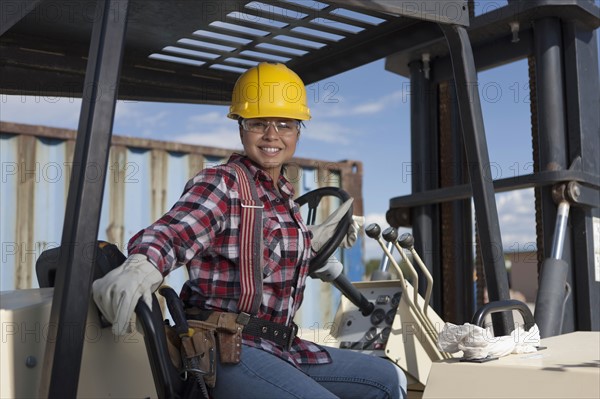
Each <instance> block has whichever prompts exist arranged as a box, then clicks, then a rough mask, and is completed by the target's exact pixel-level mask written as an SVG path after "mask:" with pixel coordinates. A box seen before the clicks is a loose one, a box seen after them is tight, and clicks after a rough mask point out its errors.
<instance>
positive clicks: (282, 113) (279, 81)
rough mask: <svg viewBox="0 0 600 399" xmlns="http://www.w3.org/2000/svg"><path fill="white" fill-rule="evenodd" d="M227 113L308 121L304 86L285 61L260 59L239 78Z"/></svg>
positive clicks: (242, 116)
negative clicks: (258, 62)
mask: <svg viewBox="0 0 600 399" xmlns="http://www.w3.org/2000/svg"><path fill="white" fill-rule="evenodd" d="M227 116H228V117H229V118H231V119H238V118H290V119H297V120H301V121H305V120H309V119H310V110H309V109H308V106H307V105H306V88H305V87H304V83H303V82H302V79H300V77H299V76H298V75H297V74H296V73H295V72H294V71H292V70H291V69H289V68H288V67H286V66H285V65H284V64H279V63H270V62H261V63H260V64H258V65H257V66H255V67H253V68H250V69H248V70H247V71H246V72H244V73H243V74H242V75H241V76H240V77H239V78H238V80H237V82H236V83H235V86H234V87H233V94H232V98H231V106H230V107H229V114H227Z"/></svg>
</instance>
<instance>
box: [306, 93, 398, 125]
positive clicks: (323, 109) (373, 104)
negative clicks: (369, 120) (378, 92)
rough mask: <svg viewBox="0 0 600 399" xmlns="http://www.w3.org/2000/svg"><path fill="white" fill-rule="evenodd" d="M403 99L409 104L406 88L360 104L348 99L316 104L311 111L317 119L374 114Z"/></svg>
mask: <svg viewBox="0 0 600 399" xmlns="http://www.w3.org/2000/svg"><path fill="white" fill-rule="evenodd" d="M401 101H404V102H406V103H407V104H408V100H407V94H406V92H405V91H404V90H396V91H393V92H392V93H389V94H387V95H385V96H382V97H378V98H377V99H374V100H371V101H366V102H363V103H360V104H348V100H343V101H339V102H338V103H336V104H331V103H322V104H315V105H314V106H313V110H311V111H313V116H314V117H315V118H317V119H318V118H338V117H349V116H356V115H373V114H376V113H379V112H382V111H384V110H386V109H388V108H391V107H393V106H396V105H398V104H399V103H400V102H401Z"/></svg>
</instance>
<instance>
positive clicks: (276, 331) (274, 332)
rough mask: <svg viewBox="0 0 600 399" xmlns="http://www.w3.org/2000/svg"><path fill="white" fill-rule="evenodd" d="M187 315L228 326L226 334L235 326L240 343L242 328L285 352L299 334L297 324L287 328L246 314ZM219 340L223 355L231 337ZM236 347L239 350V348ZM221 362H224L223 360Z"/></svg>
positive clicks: (188, 311)
mask: <svg viewBox="0 0 600 399" xmlns="http://www.w3.org/2000/svg"><path fill="white" fill-rule="evenodd" d="M186 315H187V317H188V319H191V320H204V321H207V322H211V323H214V324H217V325H221V326H227V328H222V330H223V332H224V333H226V332H227V331H231V330H232V326H233V325H235V326H236V327H235V328H236V334H235V339H236V341H237V340H238V339H239V340H240V343H241V334H238V333H237V331H238V329H239V328H240V327H241V332H242V333H244V334H247V335H251V336H253V337H256V338H262V339H266V340H269V341H271V342H273V343H275V344H276V345H278V346H280V347H282V348H283V349H285V350H289V349H290V347H291V345H292V343H293V342H294V338H295V337H296V334H297V333H298V326H297V325H296V323H292V325H291V326H289V327H287V326H285V325H283V324H279V323H275V322H272V321H268V320H264V319H260V318H258V317H256V316H252V315H250V314H248V313H244V312H240V313H227V312H217V311H211V310H202V309H198V308H189V309H186ZM217 338H218V340H219V345H220V348H219V354H220V355H222V352H223V349H222V348H221V347H222V346H225V348H227V346H228V345H231V344H230V340H231V337H228V336H227V334H220V335H219V334H217ZM235 344H236V345H237V342H235ZM235 347H236V348H237V346H235ZM238 357H239V355H238ZM225 358H226V359H229V358H230V357H229V356H225ZM221 361H223V360H222V358H221ZM237 362H239V359H237ZM237 362H236V363H237Z"/></svg>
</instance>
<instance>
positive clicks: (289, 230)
mask: <svg viewBox="0 0 600 399" xmlns="http://www.w3.org/2000/svg"><path fill="white" fill-rule="evenodd" d="M228 117H229V118H232V119H236V120H237V121H238V124H239V132H240V139H241V142H242V144H243V147H244V155H240V154H234V155H232V157H231V158H230V159H229V161H228V162H227V163H226V164H224V165H220V166H217V167H214V168H208V169H205V170H202V171H200V172H199V173H198V174H197V175H196V176H195V177H194V178H192V179H191V180H190V181H189V182H188V184H187V185H186V187H185V190H184V194H183V195H182V197H181V198H180V199H179V201H178V202H177V203H176V204H175V205H174V206H173V208H172V209H171V210H170V211H169V212H167V213H166V214H165V215H164V216H163V217H162V218H160V219H159V220H158V221H156V222H155V223H154V224H152V225H151V226H149V227H147V228H146V229H143V230H142V231H140V232H139V233H137V234H136V235H135V236H134V237H133V238H132V239H131V241H130V243H129V247H128V249H129V257H128V259H127V260H126V262H125V263H124V264H123V265H122V266H120V267H119V268H117V269H115V270H113V271H112V272H110V273H108V274H107V275H106V276H105V277H104V278H102V279H100V280H97V281H96V282H94V285H93V291H94V300H95V301H96V303H97V304H98V307H99V308H100V310H101V311H102V312H103V314H104V315H105V317H106V318H107V319H108V320H109V321H111V322H112V323H113V331H114V332H115V334H123V333H126V332H128V331H130V330H131V329H132V328H133V326H132V324H131V323H130V320H131V318H132V316H133V310H134V308H135V305H136V303H137V301H138V299H139V298H140V297H141V298H143V299H144V300H145V301H146V302H147V303H150V298H151V294H152V292H154V291H155V290H156V289H157V288H158V287H159V285H160V284H161V282H162V279H163V276H165V275H167V274H168V273H169V272H170V271H172V270H173V269H175V268H177V267H179V266H182V265H185V266H186V267H187V268H188V272H189V276H190V279H189V280H188V281H187V282H186V284H185V285H184V287H183V289H182V292H181V298H182V300H183V301H184V303H185V304H186V306H187V307H188V308H190V309H192V310H197V313H202V312H206V311H208V312H211V311H219V312H230V313H236V314H237V313H240V312H241V311H242V310H244V311H246V309H240V307H241V305H240V304H241V301H240V295H243V293H242V288H241V284H240V256H239V252H240V249H239V247H240V239H239V226H240V209H241V206H240V197H239V192H240V187H239V186H240V183H239V182H240V179H241V177H240V176H239V173H240V169H239V167H240V166H241V167H243V168H245V170H246V172H247V174H248V180H249V182H250V184H253V185H255V188H256V194H257V195H258V197H260V202H262V205H263V208H262V221H263V223H262V225H263V231H262V234H263V242H264V250H263V259H262V260H263V265H261V267H262V284H260V287H258V290H259V291H262V294H261V295H259V296H257V298H258V301H257V302H256V305H257V306H256V309H254V311H253V312H252V313H253V316H252V317H251V318H250V322H249V325H250V324H252V325H254V326H255V327H256V326H258V328H253V329H246V328H244V330H243V335H242V337H243V340H242V351H241V360H240V361H239V363H222V362H218V363H217V380H216V385H215V387H214V388H213V389H212V392H211V396H213V397H214V398H234V397H240V398H261V399H263V398H277V399H282V398H310V399H314V398H337V397H341V398H361V399H364V398H399V397H401V396H405V392H406V379H405V377H404V375H403V374H402V372H401V371H400V369H398V368H397V367H396V366H395V365H394V364H392V363H391V362H389V361H387V360H384V359H381V358H378V357H375V356H368V355H364V354H361V353H356V352H352V351H348V350H341V349H337V348H327V349H325V348H322V347H320V346H318V345H316V344H314V343H311V342H308V341H305V340H301V339H300V338H298V337H294V338H293V339H292V340H288V341H286V340H282V339H281V337H282V335H283V333H282V334H281V335H278V336H277V337H276V336H273V335H268V334H263V333H262V332H266V331H267V330H268V329H270V328H271V327H272V326H276V327H277V328H279V327H280V328H281V331H283V332H285V334H286V335H285V336H286V337H287V336H288V335H287V334H288V332H289V333H290V336H292V337H293V328H292V327H293V321H292V320H293V317H294V314H295V313H296V311H297V310H298V308H299V307H300V304H301V303H302V298H303V293H304V287H305V281H306V278H307V274H308V263H309V261H310V259H311V256H312V255H313V253H314V252H313V250H312V248H311V233H310V231H309V230H308V228H307V227H306V225H305V224H304V222H303V221H302V218H301V216H300V212H299V210H298V206H297V204H295V202H294V200H293V198H294V190H293V187H292V185H291V184H290V183H289V182H288V181H287V180H286V179H285V177H284V176H283V174H282V170H283V167H284V165H285V164H286V162H288V161H289V160H290V159H291V158H292V157H293V155H294V152H295V150H296V145H297V143H298V139H299V137H300V131H301V127H302V121H305V120H308V119H310V113H309V109H308V107H307V105H306V90H305V87H304V84H303V82H302V81H301V79H300V78H299V77H298V75H296V74H295V73H294V72H293V71H291V70H289V69H288V68H287V67H286V66H285V65H283V64H271V63H260V64H259V65H258V66H256V67H254V68H251V69H249V70H248V71H247V72H245V73H244V74H243V75H242V76H240V78H239V79H238V81H237V82H236V85H235V87H234V91H233V99H232V104H231V107H230V112H229V115H228ZM235 165H237V167H236V166H235ZM238 305H240V306H238ZM261 326H262V327H261ZM267 327H268V328H267Z"/></svg>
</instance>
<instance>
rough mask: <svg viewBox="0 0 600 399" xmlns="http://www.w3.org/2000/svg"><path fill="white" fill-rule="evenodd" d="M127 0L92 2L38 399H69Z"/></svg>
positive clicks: (91, 260) (93, 248)
mask: <svg viewBox="0 0 600 399" xmlns="http://www.w3.org/2000/svg"><path fill="white" fill-rule="evenodd" d="M128 4H129V2H128V0H99V1H98V3H97V8H96V19H95V21H94V27H93V31H92V37H91V42H90V52H89V58H88V64H87V71H86V77H85V83H84V87H83V98H82V108H81V115H80V119H79V128H78V135H77V141H76V145H75V154H74V160H73V163H74V167H73V174H72V176H71V182H70V186H69V195H68V198H67V208H66V214H65V221H64V226H63V234H62V243H61V248H62V251H61V254H60V263H59V264H60V266H59V268H58V270H57V275H56V285H55V288H54V297H53V301H52V310H51V313H50V325H51V326H55V328H52V329H50V330H51V331H53V333H54V334H52V336H50V334H49V337H48V340H47V343H46V353H45V356H44V364H43V367H42V381H41V383H40V395H41V397H48V398H56V399H59V398H60V399H63V398H75V397H77V388H78V383H79V372H80V369H81V356H82V353H83V344H84V337H85V324H86V318H87V311H88V306H89V301H90V297H91V295H90V294H91V284H92V276H93V269H94V259H95V253H96V240H97V238H98V225H99V220H100V211H101V208H102V195H103V192H104V182H105V173H106V167H107V162H108V153H109V149H110V139H111V135H112V125H113V118H114V112H115V103H116V99H117V87H118V83H119V71H120V66H121V58H122V54H123V47H124V42H125V31H126V26H127V11H128Z"/></svg>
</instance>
